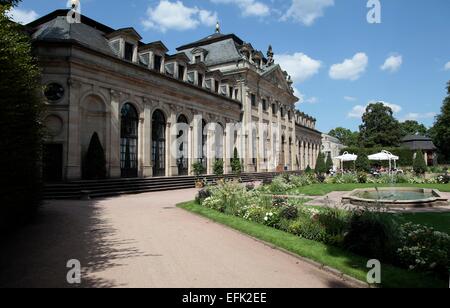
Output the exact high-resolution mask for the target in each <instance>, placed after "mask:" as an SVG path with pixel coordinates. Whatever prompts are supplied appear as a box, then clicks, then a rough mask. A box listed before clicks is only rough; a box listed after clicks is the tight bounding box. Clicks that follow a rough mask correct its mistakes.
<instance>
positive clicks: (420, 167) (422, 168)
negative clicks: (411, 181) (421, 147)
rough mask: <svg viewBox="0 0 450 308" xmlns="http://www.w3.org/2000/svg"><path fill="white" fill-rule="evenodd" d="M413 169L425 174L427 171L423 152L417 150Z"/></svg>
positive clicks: (417, 172)
mask: <svg viewBox="0 0 450 308" xmlns="http://www.w3.org/2000/svg"><path fill="white" fill-rule="evenodd" d="M413 170H414V172H415V173H416V174H425V172H426V171H427V165H426V163H425V157H424V155H423V153H422V152H420V151H419V152H416V155H415V158H414V162H413Z"/></svg>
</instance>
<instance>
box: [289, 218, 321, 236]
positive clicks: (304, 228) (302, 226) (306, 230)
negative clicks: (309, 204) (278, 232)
mask: <svg viewBox="0 0 450 308" xmlns="http://www.w3.org/2000/svg"><path fill="white" fill-rule="evenodd" d="M288 232H289V233H292V234H295V235H297V236H300V237H302V238H305V239H307V240H312V241H318V242H326V240H327V237H328V236H327V232H326V229H325V228H324V227H323V226H322V225H321V224H319V223H317V222H316V221H314V220H313V219H311V218H309V217H303V216H300V217H299V218H297V220H294V221H292V222H291V224H290V225H289V229H288Z"/></svg>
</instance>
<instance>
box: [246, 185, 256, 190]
mask: <svg viewBox="0 0 450 308" xmlns="http://www.w3.org/2000/svg"><path fill="white" fill-rule="evenodd" d="M245 189H247V191H252V190H254V189H255V184H253V183H247V184H245Z"/></svg>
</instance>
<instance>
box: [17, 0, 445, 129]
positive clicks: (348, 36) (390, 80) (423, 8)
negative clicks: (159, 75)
mask: <svg viewBox="0 0 450 308" xmlns="http://www.w3.org/2000/svg"><path fill="white" fill-rule="evenodd" d="M66 2H67V1H66V0H39V1H36V0H23V1H22V3H21V5H20V6H19V7H18V8H17V9H16V10H15V12H13V15H14V16H15V18H16V19H18V20H22V21H30V20H32V19H34V18H37V17H39V16H43V15H45V14H47V13H49V12H51V11H53V10H55V9H58V8H64V7H66ZM367 2H368V0H131V1H106V0H84V1H83V0H81V9H82V13H83V14H84V15H86V16H89V17H91V18H93V19H96V20H98V21H100V22H102V23H105V24H107V25H109V26H111V27H113V28H120V27H129V26H132V27H134V28H135V29H136V30H137V31H138V32H139V33H140V34H141V35H142V37H143V38H144V39H143V41H144V42H150V41H155V40H162V41H163V42H164V43H165V44H166V45H167V46H168V47H169V48H170V50H171V52H175V48H176V47H177V46H180V45H183V44H185V43H188V42H192V41H195V40H198V39H200V38H203V37H204V36H207V35H209V34H211V33H212V32H213V31H214V28H215V22H216V20H217V19H218V20H220V24H221V29H222V32H223V33H235V34H237V35H238V36H239V37H241V38H242V39H243V40H244V41H247V42H251V43H252V45H253V46H254V47H255V48H257V49H260V50H262V51H263V52H264V53H266V51H267V47H268V45H269V44H272V45H273V48H274V52H275V54H276V60H277V61H278V62H280V63H281V64H283V66H284V69H285V70H287V71H288V72H289V73H290V74H291V75H292V76H293V77H294V81H295V88H296V91H297V93H298V94H299V96H301V97H302V101H303V102H302V103H301V104H299V105H298V107H299V109H300V110H302V111H304V112H306V113H308V114H310V115H312V116H314V117H316V118H317V120H318V122H317V127H318V129H319V130H322V131H324V132H328V131H329V130H330V129H332V128H334V127H337V126H344V127H347V128H350V129H354V130H356V129H357V127H358V125H359V124H360V122H361V119H360V115H361V112H362V110H363V109H364V107H365V106H366V105H367V104H368V103H369V102H370V101H374V100H376V101H384V102H386V103H387V104H389V105H390V106H392V107H393V109H394V110H395V111H396V117H397V118H398V119H399V120H405V119H417V120H418V121H419V122H422V123H424V124H425V125H427V126H430V125H432V123H433V118H434V116H435V114H436V113H438V112H439V110H440V107H441V104H442V100H443V98H444V97H445V95H446V91H445V85H446V83H447V81H449V80H450V39H449V36H448V29H450V18H448V16H449V14H450V1H448V0H428V1H419V0H413V1H408V0H395V1H394V0H379V2H380V3H381V24H369V23H368V22H367V18H366V16H367V13H368V12H369V10H370V9H369V8H367Z"/></svg>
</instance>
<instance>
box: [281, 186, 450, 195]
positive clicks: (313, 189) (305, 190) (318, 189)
mask: <svg viewBox="0 0 450 308" xmlns="http://www.w3.org/2000/svg"><path fill="white" fill-rule="evenodd" d="M371 187H417V188H432V189H438V190H440V191H443V192H450V184H394V185H391V184H312V185H308V186H304V187H300V188H295V189H293V190H291V191H289V193H290V194H294V193H297V194H304V195H307V196H324V195H326V194H329V193H330V192H333V191H352V190H354V189H358V188H371Z"/></svg>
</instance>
